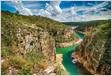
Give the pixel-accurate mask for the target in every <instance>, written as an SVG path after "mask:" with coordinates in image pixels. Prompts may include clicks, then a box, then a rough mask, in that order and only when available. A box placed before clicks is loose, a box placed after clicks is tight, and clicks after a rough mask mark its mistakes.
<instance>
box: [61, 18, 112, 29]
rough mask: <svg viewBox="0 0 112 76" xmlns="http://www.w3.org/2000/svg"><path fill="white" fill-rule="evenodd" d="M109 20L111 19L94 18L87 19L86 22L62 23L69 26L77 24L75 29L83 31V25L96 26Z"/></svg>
mask: <svg viewBox="0 0 112 76" xmlns="http://www.w3.org/2000/svg"><path fill="white" fill-rule="evenodd" d="M110 22H111V20H110V19H109V20H94V21H87V22H63V24H65V25H69V26H78V28H77V29H76V30H79V31H84V30H85V27H90V26H98V25H101V24H105V23H110Z"/></svg>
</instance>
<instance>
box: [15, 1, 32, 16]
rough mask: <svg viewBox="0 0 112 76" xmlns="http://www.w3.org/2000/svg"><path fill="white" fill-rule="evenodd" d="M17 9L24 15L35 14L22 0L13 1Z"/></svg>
mask: <svg viewBox="0 0 112 76" xmlns="http://www.w3.org/2000/svg"><path fill="white" fill-rule="evenodd" d="M13 3H14V5H15V8H16V10H18V12H19V13H20V14H22V15H33V14H32V12H31V10H30V9H28V8H26V7H25V6H24V5H23V3H22V2H21V1H13Z"/></svg>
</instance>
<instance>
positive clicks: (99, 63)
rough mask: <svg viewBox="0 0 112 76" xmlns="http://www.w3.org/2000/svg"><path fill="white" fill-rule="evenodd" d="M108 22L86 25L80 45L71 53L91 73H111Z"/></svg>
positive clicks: (109, 29)
mask: <svg viewBox="0 0 112 76" xmlns="http://www.w3.org/2000/svg"><path fill="white" fill-rule="evenodd" d="M110 26H111V25H110V22H107V23H105V24H101V25H98V26H97V27H88V28H89V30H87V31H86V36H85V38H84V40H83V42H82V43H81V45H80V46H79V47H78V48H77V49H76V51H75V52H74V53H73V54H72V55H73V57H74V58H77V59H78V62H79V63H81V64H83V66H84V67H85V68H86V69H87V70H88V71H89V72H91V74H101V75H108V74H111V49H110V48H111V46H110V45H111V44H110V42H111V39H110V38H111V27H110Z"/></svg>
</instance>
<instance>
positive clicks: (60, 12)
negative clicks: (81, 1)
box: [14, 1, 111, 22]
mask: <svg viewBox="0 0 112 76" xmlns="http://www.w3.org/2000/svg"><path fill="white" fill-rule="evenodd" d="M14 4H15V7H16V9H17V10H18V11H19V13H20V14H23V15H41V16H45V17H48V18H51V19H54V20H57V21H61V22H71V21H90V20H102V19H109V18H110V14H111V11H110V10H108V11H102V9H105V8H104V6H106V5H108V2H102V3H100V4H98V5H95V6H92V7H87V6H72V7H70V8H64V9H61V8H60V1H51V2H50V3H46V7H45V9H38V8H37V9H28V8H29V7H39V6H41V4H37V5H36V4H35V5H33V4H30V5H24V4H23V3H22V2H20V1H19V2H18V1H17V2H14ZM31 11H32V12H31ZM79 11H83V15H79V13H77V12H79ZM94 13H98V14H99V15H97V14H94Z"/></svg>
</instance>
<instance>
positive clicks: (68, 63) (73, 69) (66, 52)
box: [56, 33, 89, 75]
mask: <svg viewBox="0 0 112 76" xmlns="http://www.w3.org/2000/svg"><path fill="white" fill-rule="evenodd" d="M74 35H75V36H76V37H78V38H82V39H83V38H84V35H82V34H77V33H74ZM77 46H80V44H79V43H78V44H75V45H73V46H70V47H66V48H56V54H63V61H62V64H63V66H64V67H65V69H66V70H67V71H68V73H69V74H70V75H81V74H89V73H88V72H87V71H86V70H85V69H84V68H82V67H79V66H77V65H76V64H74V63H72V59H71V54H72V52H74V51H75V48H76V47H77Z"/></svg>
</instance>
